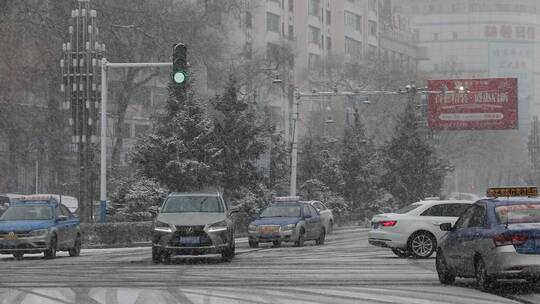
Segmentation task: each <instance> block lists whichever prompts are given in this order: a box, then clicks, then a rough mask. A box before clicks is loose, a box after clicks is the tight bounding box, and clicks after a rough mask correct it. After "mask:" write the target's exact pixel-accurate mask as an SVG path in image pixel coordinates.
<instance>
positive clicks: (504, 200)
mask: <svg viewBox="0 0 540 304" xmlns="http://www.w3.org/2000/svg"><path fill="white" fill-rule="evenodd" d="M480 202H485V203H486V204H488V205H495V206H506V205H516V204H523V203H540V198H538V197H498V198H484V199H482V200H480Z"/></svg>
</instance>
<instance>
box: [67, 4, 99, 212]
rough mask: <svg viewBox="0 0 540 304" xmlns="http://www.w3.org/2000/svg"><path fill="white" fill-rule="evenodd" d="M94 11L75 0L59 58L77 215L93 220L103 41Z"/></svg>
mask: <svg viewBox="0 0 540 304" xmlns="http://www.w3.org/2000/svg"><path fill="white" fill-rule="evenodd" d="M96 17H97V13H96V11H95V10H91V9H90V0H78V8H77V9H75V10H72V11H71V25H70V26H69V41H68V42H66V43H63V44H62V50H63V55H64V56H63V58H62V59H61V60H60V67H61V68H62V79H63V83H62V85H61V87H60V90H61V92H62V93H63V94H64V103H63V106H62V108H63V109H64V110H65V111H67V112H68V113H70V118H69V125H70V126H71V129H72V141H71V142H72V144H73V145H75V147H76V151H77V154H78V163H79V165H78V168H79V194H78V201H79V217H80V219H81V221H83V222H90V221H92V215H93V200H94V198H95V180H96V177H97V176H96V169H97V168H96V165H97V163H96V160H95V152H96V151H97V142H98V139H97V136H96V134H97V123H96V122H97V116H98V109H99V102H100V94H99V91H100V89H101V88H100V86H99V82H100V73H99V63H100V58H101V57H102V56H103V53H104V52H105V45H103V44H100V43H99V42H98V28H97V26H96Z"/></svg>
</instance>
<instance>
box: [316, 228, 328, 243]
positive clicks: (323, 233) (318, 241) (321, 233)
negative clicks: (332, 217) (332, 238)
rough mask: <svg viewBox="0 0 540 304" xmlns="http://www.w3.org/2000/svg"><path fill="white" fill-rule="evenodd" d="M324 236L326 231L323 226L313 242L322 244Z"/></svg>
mask: <svg viewBox="0 0 540 304" xmlns="http://www.w3.org/2000/svg"><path fill="white" fill-rule="evenodd" d="M325 238H326V231H325V230H324V228H322V229H321V232H320V234H319V238H318V239H316V240H315V244H317V245H324V239H325Z"/></svg>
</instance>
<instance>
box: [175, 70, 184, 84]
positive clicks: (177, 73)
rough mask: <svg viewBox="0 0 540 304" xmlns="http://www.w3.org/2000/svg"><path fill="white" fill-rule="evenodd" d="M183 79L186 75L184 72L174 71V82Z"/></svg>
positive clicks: (179, 81) (180, 81)
mask: <svg viewBox="0 0 540 304" xmlns="http://www.w3.org/2000/svg"><path fill="white" fill-rule="evenodd" d="M185 80H186V75H185V74H184V72H176V73H174V82H176V83H183V82H184V81H185Z"/></svg>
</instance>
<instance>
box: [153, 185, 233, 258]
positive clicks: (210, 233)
mask: <svg viewBox="0 0 540 304" xmlns="http://www.w3.org/2000/svg"><path fill="white" fill-rule="evenodd" d="M234 212H236V210H229V208H228V206H227V204H225V201H224V200H223V198H222V197H221V195H220V194H219V193H214V194H207V193H172V194H170V195H169V196H168V197H167V198H166V199H165V201H164V202H163V205H162V206H161V207H160V208H159V211H158V213H157V216H156V219H155V221H154V226H153V231H152V261H153V262H154V263H159V262H161V261H163V262H164V263H170V261H171V257H172V256H173V255H200V254H221V256H222V259H223V260H224V261H231V260H232V258H233V257H234V248H235V246H234V225H233V221H232V219H231V214H232V213H234Z"/></svg>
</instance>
